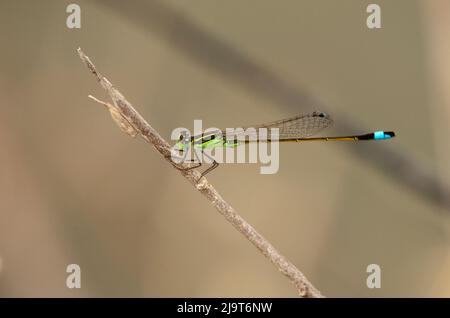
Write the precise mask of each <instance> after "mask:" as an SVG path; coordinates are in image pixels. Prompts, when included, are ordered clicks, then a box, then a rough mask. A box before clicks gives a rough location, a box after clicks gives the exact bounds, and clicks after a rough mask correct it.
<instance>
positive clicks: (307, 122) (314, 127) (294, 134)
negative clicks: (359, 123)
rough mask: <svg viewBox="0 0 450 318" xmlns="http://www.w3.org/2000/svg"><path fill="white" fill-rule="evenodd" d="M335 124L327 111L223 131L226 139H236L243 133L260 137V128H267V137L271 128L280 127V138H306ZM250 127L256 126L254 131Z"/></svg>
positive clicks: (246, 135)
mask: <svg viewBox="0 0 450 318" xmlns="http://www.w3.org/2000/svg"><path fill="white" fill-rule="evenodd" d="M332 124H333V120H332V119H331V117H330V116H329V115H327V114H325V113H320V112H313V113H309V114H301V115H297V116H294V117H290V118H286V119H281V120H277V121H273V122H270V123H265V124H260V125H254V126H247V127H243V131H241V132H240V133H239V132H234V133H229V132H227V131H226V130H224V131H222V135H223V136H224V137H225V139H228V140H230V139H236V138H238V137H240V136H241V135H242V134H244V136H245V137H246V138H250V137H258V136H259V128H267V137H270V129H271V128H278V132H279V135H278V136H279V139H286V138H306V137H310V136H313V135H316V134H318V133H319V132H320V131H322V130H324V129H325V128H327V127H330V126H331V125H332ZM248 128H254V130H252V131H246V130H247V129H248Z"/></svg>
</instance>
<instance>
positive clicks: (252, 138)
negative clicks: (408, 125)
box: [175, 112, 395, 176]
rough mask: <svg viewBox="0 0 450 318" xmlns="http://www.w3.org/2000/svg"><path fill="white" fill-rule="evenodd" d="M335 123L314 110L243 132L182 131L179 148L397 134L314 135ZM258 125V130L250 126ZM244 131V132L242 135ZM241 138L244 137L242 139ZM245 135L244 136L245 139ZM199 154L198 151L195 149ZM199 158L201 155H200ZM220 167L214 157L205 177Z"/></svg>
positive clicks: (348, 138) (197, 164)
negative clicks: (263, 130)
mask: <svg viewBox="0 0 450 318" xmlns="http://www.w3.org/2000/svg"><path fill="white" fill-rule="evenodd" d="M332 124H333V120H332V119H331V117H330V116H329V115H328V114H325V113H321V112H313V113H310V114H302V115H298V116H294V117H290V118H286V119H282V120H277V121H274V122H270V123H266V124H262V125H254V126H248V127H246V128H243V129H242V130H241V132H240V133H236V132H233V133H231V134H230V133H229V132H227V131H226V130H218V131H211V132H208V133H203V134H201V135H197V136H190V137H189V136H186V135H183V134H181V136H180V139H179V140H178V142H177V144H176V145H175V148H177V149H178V151H180V152H181V153H184V152H187V151H188V150H189V149H190V148H193V149H198V150H200V151H202V152H203V151H204V150H205V149H212V148H216V147H236V146H238V145H240V144H243V143H250V142H260V141H262V142H272V141H279V142H305V141H360V140H385V139H390V138H393V137H395V133H394V132H393V131H375V132H371V133H368V134H363V135H349V136H333V137H312V136H314V135H316V134H317V133H319V132H320V131H322V130H323V129H325V128H327V127H330V126H331V125H332ZM248 128H254V129H248ZM260 128H266V129H267V130H270V129H273V128H277V129H278V134H277V136H278V138H277V139H276V140H271V138H270V137H269V136H271V135H270V133H269V132H268V133H267V136H264V138H260V137H261V135H260V131H261V130H260ZM242 134H244V135H242ZM239 137H240V138H239ZM242 137H244V138H242ZM194 154H195V151H194ZM197 159H198V158H197ZM193 163H195V165H193V166H192V167H188V168H187V170H190V169H195V168H198V167H200V166H201V165H202V162H201V160H198V162H195V161H194V162H193ZM218 166H219V163H217V161H216V160H212V165H211V166H210V167H209V168H208V169H206V170H205V171H204V172H203V173H202V176H204V175H206V174H207V173H209V172H211V171H212V170H214V169H215V168H217V167H218Z"/></svg>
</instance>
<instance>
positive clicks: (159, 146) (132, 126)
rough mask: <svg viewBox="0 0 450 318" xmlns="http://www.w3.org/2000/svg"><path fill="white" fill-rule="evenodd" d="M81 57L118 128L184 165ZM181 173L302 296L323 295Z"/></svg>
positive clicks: (209, 190) (194, 175)
mask: <svg viewBox="0 0 450 318" xmlns="http://www.w3.org/2000/svg"><path fill="white" fill-rule="evenodd" d="M78 54H79V56H80V58H81V60H82V61H83V62H84V63H85V64H86V66H87V67H88V68H89V70H90V71H91V72H92V73H93V74H94V75H95V77H96V78H97V80H98V81H99V83H100V85H101V86H102V87H103V88H104V89H105V90H106V91H107V92H108V94H109V96H110V97H111V99H112V101H113V105H111V104H108V103H105V102H102V101H100V100H98V99H96V98H95V97H92V96H90V98H92V99H93V100H95V101H96V102H99V103H100V104H102V105H104V106H106V107H107V108H108V109H109V111H110V112H111V115H112V116H113V119H114V120H115V121H116V123H117V124H118V125H119V126H120V128H121V129H122V130H123V131H125V132H127V133H128V134H130V135H132V136H134V135H133V133H137V134H138V135H140V136H141V137H142V138H144V139H145V140H146V141H147V142H148V143H150V144H152V145H153V146H154V147H155V148H156V150H158V152H159V153H160V154H161V155H162V156H163V157H164V158H165V159H166V160H168V161H169V162H170V163H171V164H172V165H174V166H175V167H178V168H180V166H181V168H183V167H184V164H181V165H177V164H175V163H174V162H173V161H172V160H171V157H170V154H171V147H170V145H169V144H168V142H167V141H166V140H164V139H163V138H162V137H161V136H160V135H159V133H158V132H157V131H156V130H155V129H153V127H152V126H150V124H149V123H148V122H147V121H146V120H145V119H144V118H143V117H142V116H141V115H140V114H139V113H138V112H137V111H136V110H135V109H134V107H133V106H132V105H131V104H130V103H129V102H128V101H127V100H126V99H125V97H124V96H123V95H122V94H121V93H120V92H119V91H118V90H117V89H116V88H115V87H114V86H113V85H112V84H111V83H110V82H109V81H108V80H107V79H106V78H105V77H104V76H102V75H101V74H100V73H99V72H98V71H97V69H96V68H95V66H94V64H93V63H92V62H91V61H90V59H89V58H88V57H87V56H86V55H85V54H84V53H83V51H82V50H81V49H78ZM179 171H180V172H181V174H182V175H183V176H184V177H185V178H186V179H187V180H189V181H190V182H191V183H192V184H193V185H194V186H195V187H196V188H197V190H198V191H200V193H201V194H203V196H204V197H205V198H206V199H207V200H208V201H210V202H211V204H212V205H213V206H214V207H215V208H216V209H217V211H219V213H220V214H222V215H223V216H224V217H225V219H226V220H227V221H228V222H230V223H231V224H232V225H233V226H234V227H235V228H236V229H237V230H238V231H239V232H240V233H241V234H242V235H244V236H245V237H246V238H247V239H248V240H249V241H250V242H252V243H253V245H254V246H256V248H257V249H258V250H259V251H260V252H261V253H262V254H263V255H264V256H266V257H267V258H268V259H269V260H270V261H271V262H272V263H273V264H274V265H275V267H276V268H277V269H278V270H279V271H280V272H282V273H283V274H284V275H285V276H286V277H288V278H289V280H290V281H291V282H292V283H293V284H294V285H295V287H296V288H297V291H298V293H299V295H300V296H301V297H314V298H317V297H323V296H322V294H321V293H320V292H319V291H318V290H317V289H316V288H315V287H314V286H313V285H312V284H311V283H310V282H309V281H308V279H307V278H306V277H305V275H303V273H302V272H301V271H300V270H299V269H298V268H297V267H295V265H294V264H292V263H291V262H289V261H288V260H287V259H286V258H285V257H284V256H283V255H281V254H280V253H279V252H278V251H277V250H276V249H275V248H274V247H273V246H272V244H270V243H269V241H267V240H266V239H265V238H264V237H263V236H262V235H261V234H259V233H258V232H257V231H256V230H255V229H254V228H253V227H252V226H251V225H250V224H249V223H248V222H247V221H245V220H244V219H243V218H242V217H241V216H240V215H239V214H237V213H236V211H235V210H234V209H233V207H231V205H230V204H228V203H227V202H226V201H225V200H224V199H223V198H222V197H221V196H220V194H219V193H218V192H217V190H216V189H215V188H214V187H213V186H212V185H211V184H210V183H209V182H208V180H207V179H206V178H204V177H202V178H200V173H199V172H198V171H196V170H180V169H179Z"/></svg>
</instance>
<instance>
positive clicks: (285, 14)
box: [0, 0, 450, 297]
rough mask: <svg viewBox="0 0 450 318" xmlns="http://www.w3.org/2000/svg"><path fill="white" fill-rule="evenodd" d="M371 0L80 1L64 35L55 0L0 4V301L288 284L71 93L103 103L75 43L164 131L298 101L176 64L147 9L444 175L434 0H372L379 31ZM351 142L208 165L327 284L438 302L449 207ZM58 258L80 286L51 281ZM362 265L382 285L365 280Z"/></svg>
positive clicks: (351, 291)
mask: <svg viewBox="0 0 450 318" xmlns="http://www.w3.org/2000/svg"><path fill="white" fill-rule="evenodd" d="M371 2H372V1H360V0H346V1H331V0H329V1H323V0H322V1H313V0H310V1H293V0H292V1H287V0H284V1H273V0H271V1H269V0H266V1H256V0H253V1H238V0H233V1H209V0H192V1H164V2H154V1H153V2H144V1H129V2H126V4H125V2H123V4H120V2H118V1H113V2H112V3H114V5H112V6H111V7H109V5H108V3H107V1H81V0H80V1H76V3H77V4H79V5H80V6H81V15H82V22H81V23H82V27H81V29H80V30H70V29H68V28H67V27H66V17H67V13H66V6H67V5H68V4H69V3H71V2H69V1H56V0H55V1H49V0H46V1H39V2H37V1H23V0H22V1H6V0H1V1H0V17H1V20H0V21H1V28H0V36H1V39H2V48H1V50H0V61H1V62H0V98H1V102H0V162H1V168H0V169H1V170H0V258H1V271H0V296H3V297H12V296H17V297H29V296H37V297H45V296H61V297H78V296H88V297H99V296H106V297H111V296H114V297H115V296H125V297H129V296H138V297H184V296H192V297H220V296H230V297H232V296H247V297H253V296H255V297H256V296H270V297H295V296H296V292H295V289H294V288H293V286H292V285H291V284H290V283H289V281H288V280H287V279H286V278H285V277H283V276H282V275H281V274H280V273H278V272H277V270H276V269H275V268H274V267H273V266H272V265H271V264H270V263H269V262H268V261H267V260H266V259H265V258H264V257H263V256H262V255H261V254H260V253H259V252H258V251H257V250H256V249H255V248H254V247H253V246H252V245H251V244H250V243H249V242H248V241H246V240H245V239H244V238H243V237H242V236H241V235H240V234H239V233H238V232H237V231H236V230H235V229H234V228H233V227H232V226H231V225H230V224H228V223H227V222H226V221H225V220H224V219H223V218H222V216H220V215H219V214H218V213H217V212H216V210H215V209H214V208H212V207H211V205H210V203H209V202H207V201H206V200H205V199H204V198H203V197H202V196H201V195H200V194H199V193H198V192H197V191H196V190H195V189H194V188H193V187H192V186H191V185H190V184H189V183H188V182H186V181H185V180H184V179H183V178H181V177H180V175H179V174H178V173H177V172H176V171H175V170H174V169H172V167H171V166H170V165H169V164H167V162H165V161H164V160H161V158H160V156H159V155H158V154H157V152H156V151H154V149H152V148H151V147H149V146H148V145H146V144H145V143H144V142H143V141H141V140H133V139H130V138H129V137H128V136H126V135H125V134H123V133H121V132H120V131H119V130H118V129H117V127H116V126H115V124H114V123H113V122H112V121H111V120H110V118H109V115H108V114H107V113H106V112H105V110H104V109H103V108H102V107H100V106H98V105H96V104H94V103H92V102H91V101H90V100H89V99H88V98H87V95H88V94H93V95H95V96H97V97H99V98H101V99H104V100H106V96H105V93H104V92H103V91H102V90H101V88H100V87H99V85H98V84H97V83H96V81H95V80H94V78H93V77H92V76H91V74H89V73H88V71H87V69H86V67H85V66H84V65H83V64H82V63H81V61H80V60H79V58H78V56H77V54H76V49H77V48H78V47H82V48H83V50H84V51H85V53H86V54H87V55H89V56H90V57H91V58H92V60H93V61H94V63H96V65H97V67H98V68H99V70H100V71H101V72H102V73H104V75H106V76H107V77H108V78H109V79H110V80H111V81H112V82H113V83H114V84H115V85H116V86H117V87H118V88H119V89H120V90H121V91H122V93H124V94H125V96H126V97H127V98H128V99H129V100H130V101H131V102H132V103H133V105H134V106H135V107H136V108H137V109H138V110H139V111H140V112H141V114H142V115H144V117H145V118H146V119H147V120H148V121H149V122H150V123H151V124H152V125H153V126H154V128H156V129H157V130H158V131H159V132H160V133H161V134H162V135H163V136H164V137H166V138H167V139H168V138H169V137H170V132H171V131H172V129H173V128H175V127H180V126H184V127H188V128H191V127H192V125H193V120H194V119H203V121H204V124H205V125H208V126H218V127H234V126H236V125H241V124H243V125H245V124H253V123H258V122H264V121H270V120H275V119H279V118H282V117H286V116H292V115H295V114H297V113H302V112H305V111H310V110H311V109H307V108H304V107H303V106H302V105H298V108H297V107H291V106H289V105H285V104H283V103H277V102H275V101H274V100H268V99H267V98H265V96H261V95H260V94H257V93H255V90H252V89H249V87H245V85H242V84H241V83H239V82H237V81H236V80H234V79H233V77H232V76H229V75H226V74H221V72H218V71H217V69H214V67H211V65H209V64H208V63H202V61H200V60H199V59H195V58H192V56H191V55H190V54H189V52H185V51H184V50H182V49H180V47H179V46H177V43H175V42H176V41H179V37H180V36H181V37H183V34H181V35H180V34H173V32H180V30H179V28H176V23H177V20H176V19H175V18H173V17H171V16H170V15H162V16H160V17H159V19H157V20H156V22H154V21H155V17H153V16H152V14H151V13H150V10H152V8H153V7H154V6H157V7H159V6H162V7H163V8H167V9H168V10H169V11H168V12H172V11H174V12H176V13H177V14H178V17H179V16H182V17H183V19H185V20H186V21H190V22H192V23H193V24H194V25H195V26H196V27H197V28H198V29H199V30H203V31H204V32H207V33H208V34H210V35H211V36H212V37H213V38H214V39H217V41H221V42H222V41H223V42H224V43H227V45H229V46H230V47H232V48H234V50H236V52H237V53H238V54H242V55H243V56H246V57H247V58H248V59H250V60H251V61H254V62H255V63H257V64H258V65H262V66H264V67H265V69H267V70H270V72H273V73H275V74H277V76H278V77H279V78H280V79H283V81H286V82H287V83H290V85H292V86H293V87H298V88H299V89H304V90H307V91H309V92H311V93H312V94H313V95H314V96H316V97H318V98H319V99H320V100H322V101H323V102H324V103H325V104H326V105H327V107H328V108H327V109H325V111H327V112H328V113H330V115H331V116H332V117H333V118H334V120H335V126H334V127H333V128H332V129H330V130H329V131H327V133H330V134H338V133H363V132H366V131H371V130H377V129H387V130H391V129H392V130H396V132H397V133H398V138H396V139H394V140H392V141H390V142H389V143H384V144H383V145H376V147H378V148H375V149H381V148H383V147H389V149H394V150H395V149H398V151H401V152H403V153H405V154H407V155H408V158H411V160H412V161H413V162H415V163H416V164H417V165H420V166H421V167H425V169H427V170H429V171H431V173H432V174H433V175H435V176H437V177H439V178H440V179H441V180H442V182H443V183H444V184H448V179H449V177H450V169H449V167H448V160H449V159H450V152H449V148H448V136H449V134H448V133H449V129H448V127H447V126H448V121H449V119H450V116H449V106H450V94H449V92H448V88H449V87H450V86H449V85H450V78H449V75H448V74H450V60H449V57H450V54H449V53H450V40H449V39H448V31H450V23H449V22H448V21H450V14H449V12H450V2H449V1H444V0H434V1H409V0H403V1H376V3H378V4H379V5H380V6H381V8H382V26H383V27H382V29H381V30H369V29H367V27H366V25H365V21H366V17H367V13H366V6H367V5H368V4H369V3H371ZM121 6H123V8H122V9H123V10H122V9H121ZM147 14H148V16H149V18H148V19H152V20H150V21H149V23H148V24H145V23H136V19H138V18H139V19H141V20H140V21H146V20H145V17H146V16H147ZM134 15H135V16H134ZM174 41H175V42H174ZM192 47H194V49H195V47H196V44H195V43H194V44H193V45H192ZM202 54H206V55H207V56H209V58H210V59H211V60H212V61H217V63H218V64H220V62H221V59H222V57H221V56H217V58H216V56H215V55H211V54H214V52H212V53H209V52H207V51H206V52H205V51H203V53H202ZM208 54H210V55H208ZM223 54H226V52H224V53H223ZM223 67H224V69H227V68H228V67H231V66H230V65H229V66H227V65H225V66H223ZM247 75H248V78H249V79H250V80H252V76H253V74H252V73H249V74H247ZM348 121H352V122H356V124H357V125H358V127H360V128H361V130H358V131H356V130H355V131H348V130H346V129H345V127H344V126H343V124H342V125H341V124H340V123H344V122H348ZM352 147H358V151H361V152H364V151H366V150H367V151H369V150H370V149H373V148H371V147H375V145H373V144H367V143H366V144H352V145H342V144H328V143H327V144H319V143H317V144H305V145H295V144H288V145H281V147H280V150H281V155H280V156H281V158H280V159H281V163H280V165H281V166H280V171H279V173H277V174H275V175H261V174H259V165H222V166H221V167H220V168H219V169H217V170H215V171H214V172H213V173H212V174H211V175H210V176H209V179H210V181H211V182H212V183H213V184H214V185H215V186H216V187H217V189H218V190H219V192H220V193H221V194H222V195H223V196H224V197H225V199H226V200H228V202H230V203H231V204H232V205H233V206H234V207H235V208H236V210H237V211H238V212H239V213H240V214H241V215H242V216H243V217H244V218H245V219H247V220H248V221H249V222H250V223H251V224H252V225H253V226H254V227H256V229H258V230H259V231H260V232H261V233H262V234H263V235H264V236H265V237H266V238H267V239H268V240H270V241H271V242H272V243H273V244H274V245H275V247H277V248H278V249H279V250H280V252H281V253H282V254H284V255H285V256H287V258H288V259H290V260H291V261H292V262H293V263H294V264H296V265H297V266H298V268H300V269H301V270H302V271H303V272H304V273H305V274H306V276H307V277H308V278H309V279H310V280H311V282H312V283H313V284H314V285H315V286H316V287H317V288H318V289H319V290H320V291H321V292H322V293H323V294H324V295H326V296H334V297H348V296H358V297H402V296H406V297H431V296H437V297H449V296H450V253H449V250H450V249H449V247H450V246H449V245H450V244H449V243H450V239H449V228H450V226H449V217H448V215H449V213H450V211H449V209H447V208H445V206H442V205H440V204H436V202H433V200H430V199H429V198H427V197H425V196H423V195H421V193H420V192H418V191H413V190H411V189H410V188H408V187H406V186H405V185H404V184H402V182H399V181H396V180H395V178H394V177H392V175H393V174H394V171H393V170H391V171H389V170H388V169H384V170H380V169H377V168H376V167H375V166H374V165H372V164H369V163H368V161H367V160H365V159H361V157H358V156H355V155H354V153H353V152H352V151H351V150H352ZM386 160H389V158H386ZM413 173H414V172H413V171H412V172H411V175H413ZM417 182H420V179H418V180H417ZM71 263H76V264H79V265H80V266H81V270H82V288H81V289H79V290H69V289H67V288H66V285H65V280H66V277H67V275H68V274H67V273H66V271H65V270H66V266H67V265H68V264H71ZM371 263H376V264H379V265H380V266H381V269H382V283H381V284H382V287H381V289H376V290H374V289H368V288H367V287H366V277H367V273H366V267H367V265H369V264H371Z"/></svg>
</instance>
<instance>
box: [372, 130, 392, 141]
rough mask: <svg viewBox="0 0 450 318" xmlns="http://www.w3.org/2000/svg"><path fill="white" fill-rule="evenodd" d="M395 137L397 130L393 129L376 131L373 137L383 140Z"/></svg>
mask: <svg viewBox="0 0 450 318" xmlns="http://www.w3.org/2000/svg"><path fill="white" fill-rule="evenodd" d="M394 137H395V132H393V131H383V130H380V131H376V132H374V133H373V138H374V139H375V140H382V139H390V138H394Z"/></svg>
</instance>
